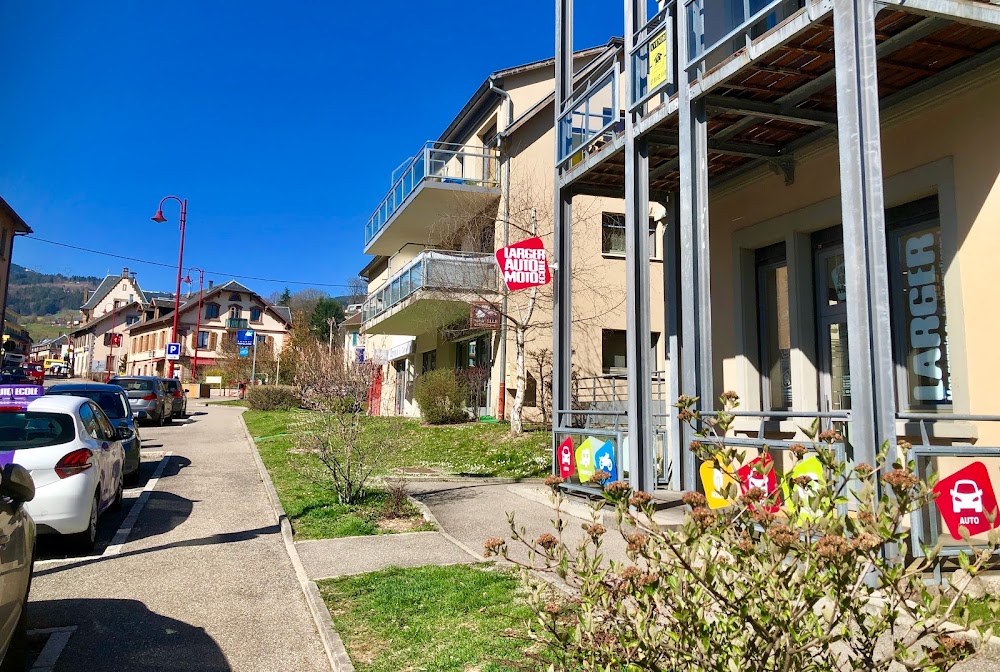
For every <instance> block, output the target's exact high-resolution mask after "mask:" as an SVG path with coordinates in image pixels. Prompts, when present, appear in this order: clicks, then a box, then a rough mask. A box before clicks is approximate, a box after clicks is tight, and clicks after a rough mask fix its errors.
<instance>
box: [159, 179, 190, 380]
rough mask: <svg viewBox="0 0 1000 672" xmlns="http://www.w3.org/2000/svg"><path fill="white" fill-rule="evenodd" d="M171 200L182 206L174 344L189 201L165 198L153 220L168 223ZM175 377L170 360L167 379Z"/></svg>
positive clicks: (179, 303) (172, 338)
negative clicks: (167, 205) (167, 206)
mask: <svg viewBox="0 0 1000 672" xmlns="http://www.w3.org/2000/svg"><path fill="white" fill-rule="evenodd" d="M169 200H174V201H177V202H178V203H179V204H180V206H181V220H180V223H181V247H180V252H178V254H177V291H176V292H175V293H174V325H173V329H172V335H171V337H170V341H171V342H172V343H176V342H177V318H178V317H179V315H178V313H180V307H181V272H182V267H183V266H184V230H185V228H186V227H187V203H188V202H187V199H186V198H183V199H182V198H178V197H177V196H164V197H163V198H162V199H160V205H159V207H157V208H156V214H155V215H153V217H152V220H153V221H154V222H158V223H161V224H162V223H163V222H165V221H167V218H166V217H164V216H163V204H164V203H166V202H167V201H169ZM173 377H174V360H172V359H171V360H170V364H169V371H168V372H167V378H173Z"/></svg>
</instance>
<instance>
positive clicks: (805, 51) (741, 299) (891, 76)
mask: <svg viewBox="0 0 1000 672" xmlns="http://www.w3.org/2000/svg"><path fill="white" fill-rule="evenodd" d="M557 7H558V16H557V22H556V25H557V33H558V34H557V44H558V45H559V48H558V51H557V58H556V61H557V64H556V79H557V84H556V110H557V112H556V119H557V128H558V131H559V134H558V142H557V150H556V151H557V163H556V170H555V181H556V189H557V192H558V194H559V196H558V197H557V198H556V201H555V202H556V204H557V208H556V214H555V220H556V224H557V232H556V237H555V261H556V263H557V264H558V263H559V262H560V259H561V258H562V257H563V255H565V254H566V253H567V251H568V250H571V249H572V250H573V251H574V254H575V249H576V248H575V246H576V240H577V229H576V225H575V221H573V220H572V213H573V212H574V211H575V210H576V208H577V207H578V204H579V203H581V201H583V199H585V198H586V197H587V196H588V195H591V196H593V195H599V196H604V195H606V194H608V193H609V191H612V192H614V193H617V194H620V195H621V196H623V197H624V198H625V201H626V208H625V210H626V217H625V235H626V238H628V239H629V241H630V242H631V243H632V249H634V250H635V254H634V255H631V254H630V255H629V258H628V260H627V262H626V265H625V269H624V272H625V273H626V274H627V276H628V277H629V278H630V281H629V283H628V286H627V306H628V308H627V325H628V328H627V340H628V345H629V351H630V352H632V351H634V352H637V353H640V354H641V353H643V352H645V351H646V350H647V348H648V341H647V339H648V335H649V333H650V331H657V330H660V331H662V332H663V333H665V334H666V335H667V338H666V340H667V343H668V347H667V352H668V358H669V360H670V361H671V362H672V363H675V364H676V365H675V366H668V367H667V373H668V388H669V389H670V390H671V394H672V395H676V394H679V393H685V394H688V395H692V396H700V397H701V399H702V400H703V401H702V405H703V407H708V406H711V405H712V403H713V400H714V399H716V398H717V397H718V395H719V394H720V393H721V392H722V391H723V390H735V391H736V392H738V393H739V394H740V397H741V398H742V400H743V406H742V407H741V409H740V411H741V413H740V415H739V417H738V425H737V430H738V431H737V438H738V439H740V440H742V441H743V442H745V445H747V446H758V447H759V446H760V445H761V444H764V443H767V444H768V445H770V446H772V447H774V448H775V449H776V451H777V454H780V452H781V451H780V450H779V449H781V448H784V447H787V445H788V442H789V441H795V440H801V439H802V438H803V436H802V433H801V431H800V429H799V427H801V426H803V425H807V424H808V423H809V421H810V420H811V419H813V418H817V417H819V418H821V420H822V422H823V423H824V425H826V426H833V427H835V428H837V429H838V430H840V431H841V433H842V435H843V437H844V440H843V443H842V444H840V447H841V448H842V449H843V450H844V451H845V454H846V456H847V457H848V458H849V459H853V460H857V461H858V462H868V463H874V461H875V453H876V450H877V449H878V447H879V446H881V445H883V444H888V445H889V446H891V447H893V448H894V447H895V446H896V444H897V439H904V440H906V441H908V442H909V443H910V444H912V445H913V450H914V452H913V453H911V457H913V456H916V457H918V458H919V460H921V463H922V464H923V463H926V464H928V465H929V467H930V468H932V469H937V470H941V471H942V472H943V474H947V473H952V472H955V473H957V472H956V469H957V470H961V469H964V468H966V467H967V466H968V465H969V463H971V462H973V461H977V462H978V461H985V462H986V463H989V464H992V465H993V466H996V462H995V460H996V457H995V456H996V455H997V454H1000V453H998V451H997V450H996V449H995V448H992V447H995V446H1000V422H997V421H998V420H1000V416H997V415H996V414H997V413H998V404H997V401H996V397H995V396H994V395H993V394H992V393H991V392H990V386H991V385H992V384H993V382H994V381H995V380H996V377H997V374H998V372H1000V350H998V349H997V348H996V347H995V344H994V343H993V339H994V337H995V333H996V327H997V324H998V322H997V317H996V314H995V313H994V312H993V303H994V302H993V301H992V299H991V298H990V297H992V296H993V294H994V291H993V280H994V273H995V266H996V251H997V250H998V249H1000V228H998V227H997V219H998V218H1000V116H998V114H997V110H998V109H1000V6H997V5H996V4H990V3H987V2H980V1H977V0H907V1H906V2H897V1H896V0H889V1H888V2H885V3H873V2H868V1H860V2H858V1H855V0H798V1H796V0H791V1H778V2H771V3H761V4H759V5H756V6H754V5H748V6H746V7H744V6H739V7H735V6H732V5H730V4H726V3H720V2H716V1H714V0H694V1H693V2H687V3H685V4H684V5H679V4H676V3H674V2H668V3H661V4H660V7H659V9H658V11H656V12H655V13H651V12H647V3H645V2H640V1H639V0H626V2H625V8H626V24H625V26H624V34H625V36H626V40H625V44H624V45H623V46H622V54H623V56H622V57H623V58H624V59H625V63H626V68H625V75H624V77H622V78H617V77H614V76H611V75H609V76H608V77H607V78H606V79H605V80H603V84H602V83H601V82H597V83H595V85H594V86H587V87H580V86H579V85H577V84H576V83H575V75H574V74H573V73H574V72H575V71H576V70H577V68H578V65H577V59H576V56H575V55H574V54H573V41H572V37H573V36H572V17H573V1H572V0H560V2H559V3H557ZM608 72H612V69H610V67H609V70H608ZM605 87H607V88H610V89H611V95H612V96H616V95H618V93H619V90H620V92H621V94H622V95H624V96H625V97H626V98H625V104H624V105H623V110H624V111H623V112H622V113H621V114H617V115H615V117H614V119H612V120H605V119H603V118H602V119H596V120H594V122H593V124H591V125H587V124H580V123H578V122H577V119H578V118H579V117H581V116H582V117H584V118H586V119H591V118H592V117H593V114H594V112H593V111H594V108H595V105H594V101H595V100H597V101H599V100H600V99H601V97H602V96H606V95H607V93H606V92H605V91H604V88H605ZM597 107H598V109H600V107H601V105H600V104H599V103H598V105H597ZM614 124H618V125H619V126H618V127H617V128H615V127H614ZM581 127H584V128H585V129H587V130H586V131H585V132H583V133H579V132H578V131H577V129H578V128H581ZM608 129H613V131H612V136H611V138H610V140H609V138H608ZM650 203H657V204H659V205H661V206H663V207H664V208H665V209H666V211H667V228H668V235H667V236H666V239H665V242H666V247H667V251H666V255H667V257H668V258H670V259H671V264H670V267H671V270H672V271H674V270H675V271H676V272H671V273H668V274H667V278H666V282H667V287H666V292H665V294H664V295H662V296H660V295H658V294H657V292H658V291H659V289H660V287H661V284H660V281H659V279H657V278H654V277H652V274H653V273H654V272H656V271H657V270H658V268H657V267H655V266H653V265H652V264H650V262H649V255H647V254H646V252H645V249H644V245H645V241H646V236H645V231H646V228H645V227H646V223H645V222H646V212H647V211H648V209H649V207H650ZM560 279H561V278H559V277H558V275H557V282H558V281H559V280H560ZM558 286H559V292H558V293H557V297H556V298H557V301H556V328H557V332H558V334H559V335H558V338H557V343H558V346H557V348H556V360H555V369H554V370H555V384H554V397H555V399H554V406H555V409H554V412H555V413H556V415H557V416H559V419H560V422H561V423H562V422H563V421H564V420H565V418H566V417H567V416H568V415H569V414H570V411H571V410H572V404H573V402H572V399H571V397H572V379H571V372H572V368H573V365H574V364H575V363H576V361H577V359H578V357H579V352H578V350H577V345H576V343H577V341H576V330H575V329H571V328H569V327H568V325H570V324H571V319H572V312H573V311H574V310H576V306H577V301H578V297H577V295H576V288H575V286H572V283H567V282H562V283H561V284H559V285H558ZM664 302H665V303H666V305H667V307H668V310H666V311H663V307H664ZM664 316H665V317H666V318H667V319H666V322H664V321H663V317H664ZM659 367H660V364H659V363H658V362H657V363H653V362H652V361H646V360H645V359H644V358H643V357H637V358H635V359H634V360H630V361H629V371H628V391H629V394H628V406H627V409H626V411H625V414H624V415H623V416H622V417H621V418H620V423H621V425H623V426H624V427H626V428H627V436H628V439H629V440H628V445H627V446H624V445H618V446H616V448H617V450H619V451H620V454H621V457H622V459H623V460H624V461H626V462H628V463H630V465H631V467H632V468H631V469H630V470H629V472H630V473H629V477H630V479H631V480H632V482H633V483H634V484H635V485H637V486H639V487H643V488H653V487H657V486H661V487H662V486H668V487H674V488H683V489H694V488H698V487H702V486H703V484H700V483H699V479H698V469H699V465H698V464H697V463H696V462H695V460H694V459H693V457H692V455H691V453H690V452H689V451H687V449H686V447H687V442H688V440H689V439H690V438H691V437H690V435H689V434H688V433H687V432H686V431H685V430H684V428H683V427H682V426H680V425H679V423H678V421H677V417H676V412H674V413H671V414H668V415H666V416H661V415H658V414H656V413H654V412H653V409H652V404H651V401H650V399H651V397H652V394H653V392H652V391H651V389H650V385H649V380H650V373H651V372H652V371H654V370H656V369H658V368H659ZM658 460H662V461H663V462H664V463H665V464H666V465H667V466H668V468H666V469H657V468H656V462H657V461H658ZM990 460H994V462H992V463H991V462H990ZM963 465H965V466H963ZM992 468H993V467H992V466H991V467H990V469H992ZM670 475H673V478H670V477H669V476H670ZM969 478H973V477H972V476H970V477H969ZM987 485H988V479H987V483H981V484H980V486H981V487H983V488H984V489H985V487H986V486H987ZM923 520H924V522H925V523H926V522H927V521H928V519H926V518H925V519H923ZM931 521H932V522H936V523H938V528H939V529H943V528H941V523H940V520H939V519H938V518H936V517H932V518H931ZM928 524H930V523H928ZM918 527H919V525H918ZM934 534H936V533H934ZM953 534H955V535H957V532H955V531H953ZM925 538H926V537H925ZM955 538H956V539H957V538H958V537H957V536H956V537H955ZM931 543H933V539H932V540H931Z"/></svg>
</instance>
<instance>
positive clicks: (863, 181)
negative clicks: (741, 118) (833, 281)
mask: <svg viewBox="0 0 1000 672" xmlns="http://www.w3.org/2000/svg"><path fill="white" fill-rule="evenodd" d="M833 27H834V45H835V52H836V65H835V68H836V80H837V117H838V119H839V120H840V124H839V125H838V127H837V128H838V141H839V149H840V190H841V208H842V215H843V231H844V270H845V276H846V289H847V330H848V334H849V346H848V356H849V361H850V371H851V408H852V411H851V420H852V422H851V436H850V437H849V438H850V443H851V445H852V446H853V447H854V455H853V458H854V459H855V460H857V461H858V462H867V463H869V464H874V463H875V455H876V453H877V451H878V450H879V448H880V447H881V446H882V445H883V444H884V443H888V444H889V447H890V459H891V458H892V456H893V455H894V454H895V444H896V401H895V393H894V386H893V356H892V354H893V353H892V335H891V332H890V328H889V319H890V305H889V269H888V261H887V260H888V255H887V253H886V242H885V202H884V198H883V194H882V147H881V134H880V129H879V123H880V122H879V100H878V53H877V50H876V46H875V5H874V3H872V2H871V0H834V3H833Z"/></svg>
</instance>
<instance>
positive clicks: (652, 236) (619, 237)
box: [601, 212, 659, 258]
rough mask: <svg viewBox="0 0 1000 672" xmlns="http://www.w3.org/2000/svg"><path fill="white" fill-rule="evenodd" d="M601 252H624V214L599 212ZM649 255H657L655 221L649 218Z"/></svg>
mask: <svg viewBox="0 0 1000 672" xmlns="http://www.w3.org/2000/svg"><path fill="white" fill-rule="evenodd" d="M601 252H603V253H604V254H625V215H622V214H618V213H613V212H604V213H601ZM649 256H650V257H651V258H652V257H658V256H659V255H658V254H657V247H656V222H655V221H654V220H653V218H652V217H650V219H649Z"/></svg>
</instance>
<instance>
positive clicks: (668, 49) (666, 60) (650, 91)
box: [629, 1, 676, 111]
mask: <svg viewBox="0 0 1000 672" xmlns="http://www.w3.org/2000/svg"><path fill="white" fill-rule="evenodd" d="M673 7H674V3H673V1H671V2H669V3H667V4H666V6H664V7H663V9H661V10H660V11H658V12H657V13H656V14H654V15H653V17H652V18H651V19H649V21H647V22H646V25H644V26H643V27H642V28H640V29H639V32H638V33H637V34H636V40H635V46H634V47H633V48H632V51H631V53H629V58H630V59H631V60H632V73H633V76H632V81H631V82H630V89H629V110H630V111H631V110H634V109H635V108H636V107H637V106H639V105H641V104H642V103H644V102H646V101H648V100H650V99H651V98H652V97H653V96H655V95H656V94H657V93H659V92H661V91H664V90H666V92H667V94H668V95H669V94H671V93H673V90H672V89H673V84H674V80H675V79H676V78H675V76H674V67H673V66H674V63H673V61H674V24H673V22H672V20H671V14H672V12H673Z"/></svg>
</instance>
